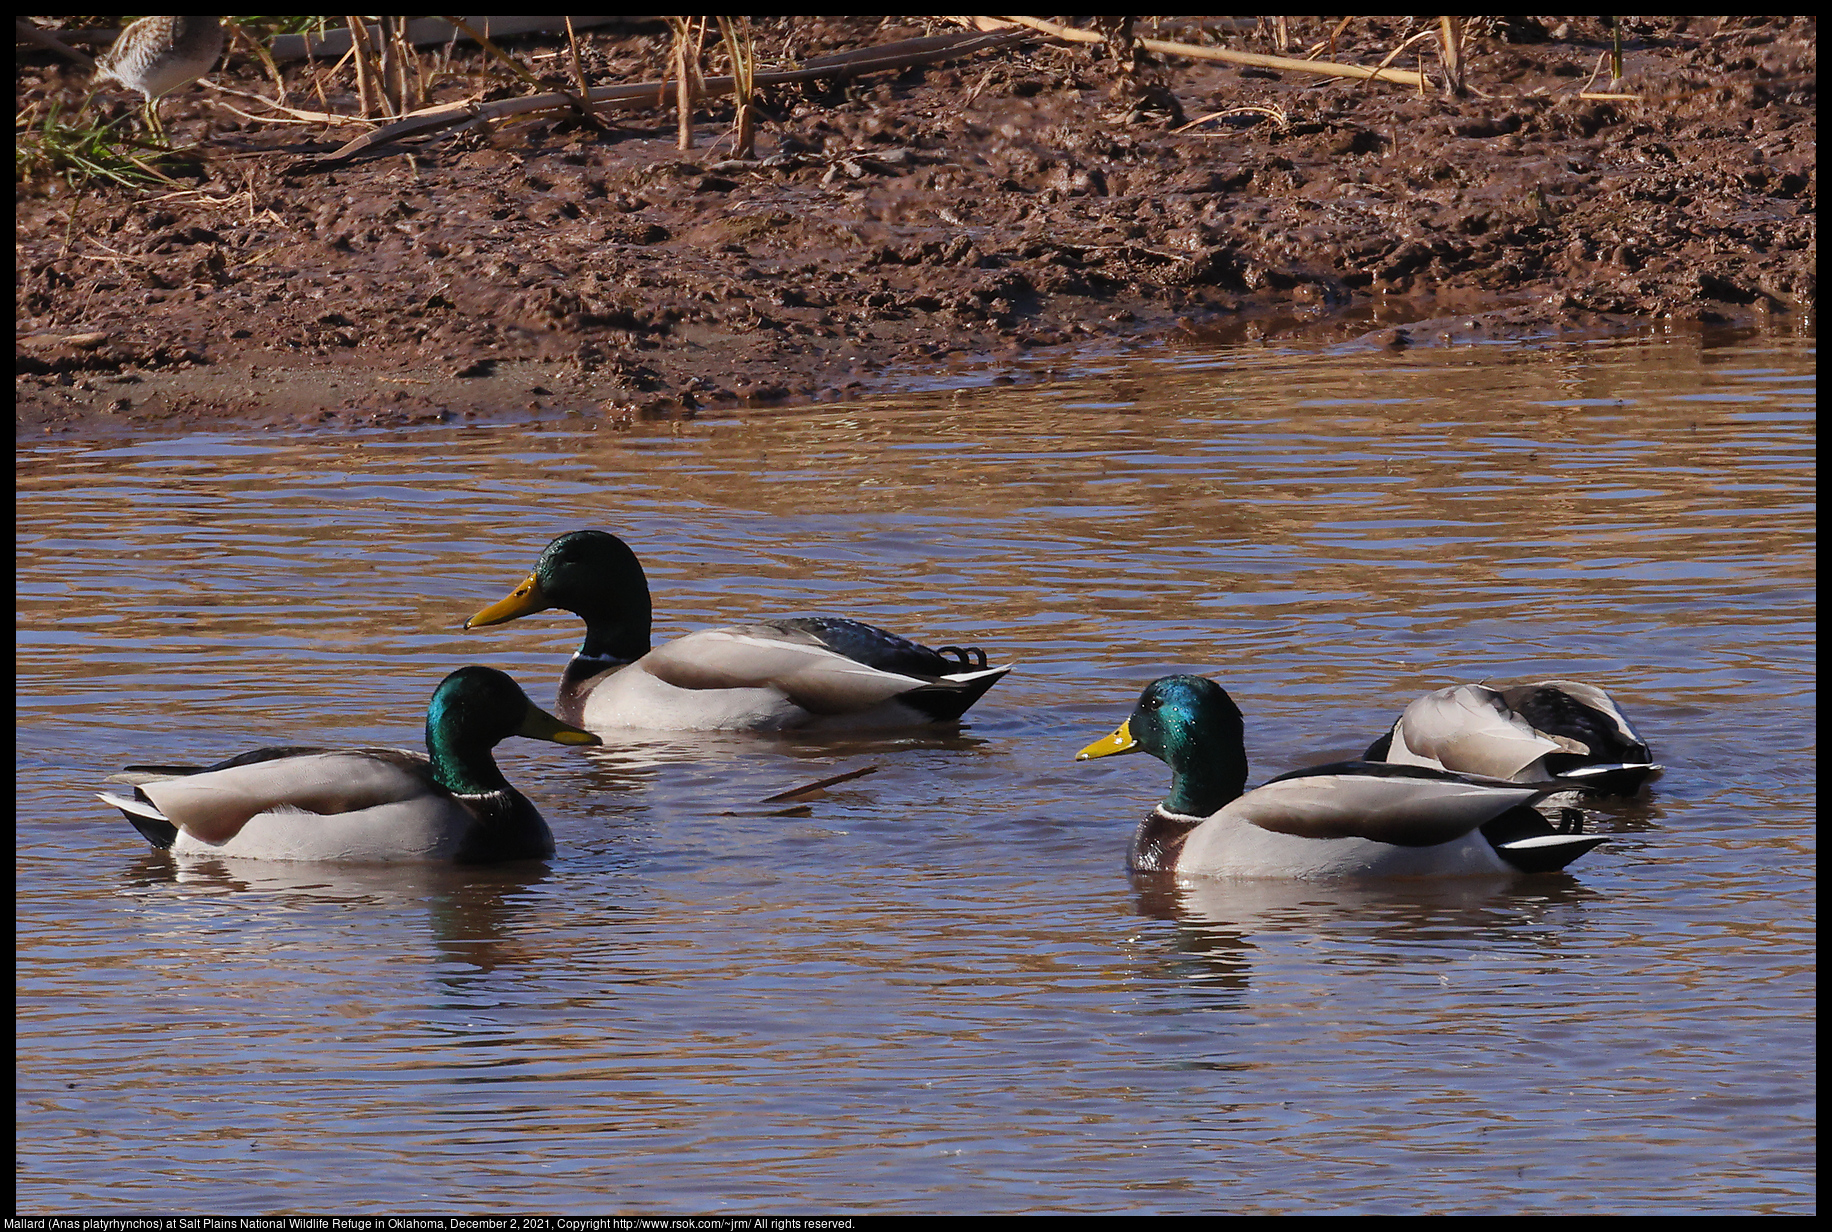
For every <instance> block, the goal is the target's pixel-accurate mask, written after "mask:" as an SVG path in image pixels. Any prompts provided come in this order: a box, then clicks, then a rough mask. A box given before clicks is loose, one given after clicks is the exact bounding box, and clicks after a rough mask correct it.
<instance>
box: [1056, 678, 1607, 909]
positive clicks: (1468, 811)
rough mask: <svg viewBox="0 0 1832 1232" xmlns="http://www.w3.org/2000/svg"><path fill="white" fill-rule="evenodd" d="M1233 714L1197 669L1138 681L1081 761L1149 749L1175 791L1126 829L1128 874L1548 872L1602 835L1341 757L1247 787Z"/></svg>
mask: <svg viewBox="0 0 1832 1232" xmlns="http://www.w3.org/2000/svg"><path fill="white" fill-rule="evenodd" d="M1243 731H1244V728H1243V724H1242V721H1241V715H1240V708H1239V707H1238V706H1236V705H1235V704H1234V699H1233V698H1231V697H1229V696H1228V693H1227V690H1225V689H1223V688H1222V687H1221V686H1220V685H1218V684H1216V683H1215V682H1214V681H1213V680H1208V679H1205V678H1203V677H1201V676H1164V677H1162V678H1160V679H1158V680H1154V681H1152V683H1151V684H1150V685H1148V686H1146V689H1145V691H1144V693H1142V694H1141V695H1140V696H1139V701H1138V705H1137V706H1135V707H1134V708H1133V711H1132V715H1131V717H1129V718H1128V719H1127V720H1126V721H1125V722H1124V723H1121V724H1120V726H1119V728H1118V730H1116V731H1115V732H1114V733H1113V734H1112V735H1111V736H1106V737H1103V738H1102V739H1100V740H1096V741H1095V742H1094V743H1093V744H1090V745H1089V746H1088V747H1087V748H1085V749H1083V750H1082V751H1081V752H1080V753H1079V754H1077V755H1076V759H1077V760H1078V761H1079V760H1086V759H1088V758H1092V757H1109V756H1112V755H1114V754H1118V753H1131V752H1134V751H1136V750H1143V751H1145V752H1147V753H1150V754H1152V755H1153V756H1154V757H1157V758H1159V759H1160V760H1162V761H1164V762H1165V763H1166V764H1167V765H1169V766H1170V768H1171V773H1172V775H1173V778H1172V783H1171V792H1170V795H1169V796H1167V797H1166V798H1165V799H1164V801H1163V802H1162V803H1161V804H1159V805H1158V806H1157V807H1156V808H1154V809H1153V810H1152V811H1151V814H1150V815H1149V816H1148V817H1147V818H1146V819H1145V821H1144V822H1143V823H1142V824H1141V825H1140V826H1139V829H1138V832H1137V833H1136V834H1135V835H1133V839H1132V849H1131V853H1130V857H1129V864H1130V866H1131V867H1132V868H1133V869H1134V870H1135V871H1140V872H1150V871H1165V872H1176V873H1180V874H1184V875H1188V876H1199V877H1201V876H1207V877H1294V878H1305V877H1317V878H1323V877H1356V876H1381V877H1417V876H1473V875H1492V874H1496V873H1508V874H1512V873H1542V872H1551V871H1553V870H1556V869H1560V868H1563V867H1564V866H1565V865H1566V864H1568V863H1570V862H1571V861H1572V860H1575V859H1576V858H1577V857H1579V856H1581V855H1583V854H1584V853H1585V852H1586V851H1589V850H1590V849H1591V848H1593V847H1595V846H1596V845H1597V844H1599V843H1601V842H1603V841H1604V837H1603V836H1602V835H1586V834H1582V833H1579V830H1580V829H1581V827H1582V825H1583V818H1582V814H1579V813H1578V812H1577V811H1576V810H1575V809H1574V810H1568V811H1567V813H1566V815H1565V821H1564V824H1563V825H1562V826H1554V825H1553V824H1552V823H1551V822H1549V821H1547V820H1546V819H1545V818H1544V817H1543V816H1541V815H1540V814H1539V813H1538V812H1537V811H1535V810H1534V809H1532V808H1531V807H1529V806H1530V805H1532V803H1533V802H1534V801H1536V800H1538V799H1541V798H1542V797H1544V796H1546V795H1548V794H1550V793H1551V791H1553V790H1555V789H1554V788H1552V787H1549V786H1544V785H1540V786H1529V785H1523V784H1515V783H1506V782H1501V781H1499V780H1495V779H1478V778H1474V777H1471V776H1467V775H1460V774H1451V773H1449V772H1447V771H1444V770H1435V769H1429V768H1426V767H1423V766H1405V765H1394V764H1391V763H1386V762H1365V761H1348V762H1336V763H1334V764H1332V765H1327V766H1314V767H1312V768H1310V769H1308V770H1294V771H1292V772H1291V773H1289V774H1282V775H1280V776H1279V777H1277V778H1275V779H1272V780H1271V781H1269V782H1267V783H1266V784H1265V785H1263V786H1261V787H1256V788H1255V789H1253V790H1252V791H1248V792H1245V793H1244V794H1243V790H1244V788H1245V787H1246V783H1247V751H1246V744H1245V741H1244V738H1243Z"/></svg>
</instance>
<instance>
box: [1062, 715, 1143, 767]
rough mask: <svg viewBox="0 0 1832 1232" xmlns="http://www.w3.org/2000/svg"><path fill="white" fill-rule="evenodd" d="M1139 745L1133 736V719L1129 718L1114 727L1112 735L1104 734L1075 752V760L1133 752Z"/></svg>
mask: <svg viewBox="0 0 1832 1232" xmlns="http://www.w3.org/2000/svg"><path fill="white" fill-rule="evenodd" d="M1138 747H1139V742H1138V741H1137V740H1134V739H1133V738H1132V721H1131V720H1130V719H1128V720H1127V721H1126V722H1124V723H1121V724H1120V725H1119V726H1118V727H1116V728H1114V729H1113V734H1112V735H1111V736H1102V737H1101V738H1100V739H1099V740H1096V741H1095V742H1094V743H1093V744H1090V745H1089V746H1088V747H1087V748H1085V749H1083V750H1082V751H1081V752H1079V753H1077V754H1075V760H1076V761H1087V760H1088V759H1089V758H1090V757H1112V756H1113V755H1114V754H1115V753H1130V752H1133V751H1134V750H1135V749H1137V748H1138Z"/></svg>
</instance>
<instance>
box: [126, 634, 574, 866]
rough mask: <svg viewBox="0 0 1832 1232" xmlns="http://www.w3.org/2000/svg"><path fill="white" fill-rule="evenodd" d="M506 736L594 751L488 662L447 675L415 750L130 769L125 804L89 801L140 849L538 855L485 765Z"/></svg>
mask: <svg viewBox="0 0 1832 1232" xmlns="http://www.w3.org/2000/svg"><path fill="white" fill-rule="evenodd" d="M510 736H530V737H533V738H534V739H536V740H551V741H553V742H554V743H556V744H597V743H598V737H596V736H594V735H592V734H591V733H590V732H584V731H580V730H578V729H577V728H575V727H569V726H567V725H566V724H564V723H562V722H560V721H559V720H558V719H556V718H554V717H553V716H552V715H550V714H547V713H546V712H544V711H542V710H541V709H540V708H539V707H537V706H536V705H535V704H534V703H533V702H531V701H529V700H528V695H527V694H525V693H523V692H522V690H521V687H520V686H519V685H517V684H516V683H515V681H513V680H511V679H509V677H507V676H505V675H503V674H502V673H501V672H499V671H496V670H495V669H493V668H488V667H463V668H459V669H458V670H457V671H455V672H453V673H452V674H451V675H449V676H447V677H446V678H445V679H444V681H442V682H441V683H440V685H439V687H438V689H437V690H435V691H434V693H433V698H432V702H431V704H430V705H428V706H427V708H426V751H427V753H428V754H429V755H430V756H429V757H421V756H420V755H418V754H416V753H409V752H406V751H404V750H401V749H352V750H348V751H339V750H335V749H317V748H267V749H255V750H254V751H253V752H250V753H243V754H241V755H240V756H237V757H231V758H230V759H229V760H227V761H223V762H218V763H217V764H216V765H214V766H130V767H128V769H127V772H126V773H125V774H123V775H120V776H117V777H118V778H119V779H120V780H121V781H125V782H129V783H133V784H135V788H134V794H133V796H132V797H131V798H129V797H127V796H117V795H111V794H109V793H107V792H98V793H97V794H98V795H99V796H100V797H101V798H102V799H103V800H105V801H107V802H108V803H109V804H112V805H113V806H114V807H116V808H118V809H120V810H121V812H122V814H123V815H125V816H126V818H127V820H128V821H130V822H132V823H133V824H134V828H135V829H137V830H139V831H140V833H141V834H142V835H144V836H145V837H146V840H147V841H148V842H150V843H151V844H152V845H153V846H155V847H159V848H163V849H168V850H170V851H172V852H175V853H176V854H179V855H187V856H235V857H244V858H250V859H262V860H337V861H348V862H353V863H356V862H360V863H384V862H395V861H407V860H450V861H454V862H458V863H465V864H486V863H496V862H499V861H504V860H530V859H540V858H543V857H546V856H550V855H552V854H553V833H552V832H551V831H549V830H548V828H547V823H546V822H545V821H543V820H542V819H541V815H540V813H539V812H537V811H536V809H535V807H534V805H532V804H530V803H529V802H528V799H527V797H525V796H523V795H522V794H521V793H520V792H518V791H516V790H515V788H513V787H511V786H509V781H508V780H507V779H505V778H504V777H503V774H502V771H501V770H499V769H497V767H496V759H495V758H494V757H492V756H491V754H490V750H491V749H493V748H494V747H495V746H496V745H497V744H498V743H500V742H501V741H503V740H506V739H508V738H509V737H510Z"/></svg>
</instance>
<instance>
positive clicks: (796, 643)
mask: <svg viewBox="0 0 1832 1232" xmlns="http://www.w3.org/2000/svg"><path fill="white" fill-rule="evenodd" d="M637 666H638V667H640V668H641V669H642V670H643V671H646V672H648V673H649V674H650V675H652V676H654V677H656V679H658V680H662V681H664V682H666V683H668V684H671V685H673V686H675V687H676V688H680V689H776V690H778V691H779V692H781V693H783V694H784V695H785V696H787V697H788V698H789V700H791V701H793V702H794V703H795V704H796V705H798V706H800V707H801V708H802V709H804V710H806V711H808V712H809V713H811V714H846V713H849V712H852V711H857V710H865V709H869V708H870V707H872V706H876V705H878V704H880V703H882V702H886V701H889V700H890V699H891V698H893V697H897V696H899V695H900V694H904V693H908V692H910V691H911V690H914V689H920V688H923V687H924V686H927V685H929V684H932V683H933V681H931V680H929V679H926V678H924V677H920V676H906V675H903V674H902V673H899V672H887V671H882V670H880V669H878V668H875V667H871V666H869V665H867V664H864V663H860V662H858V661H857V660H856V659H851V658H848V657H847V656H845V655H843V654H840V653H838V652H837V651H835V650H833V649H831V648H830V647H828V646H827V645H825V644H824V643H822V642H821V641H820V640H819V639H818V638H815V637H813V636H811V635H809V634H806V633H802V632H798V631H795V630H784V629H781V628H778V627H775V626H769V625H758V626H744V625H736V626H732V627H730V628H724V629H706V630H702V631H701V632H699V633H690V634H688V635H687V636H686V637H683V638H679V639H677V640H675V641H672V642H669V643H668V644H667V645H665V646H661V647H658V648H657V649H655V650H652V651H650V652H649V653H648V654H647V655H644V656H643V658H642V659H641V660H640V661H639V662H638V664H637Z"/></svg>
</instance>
